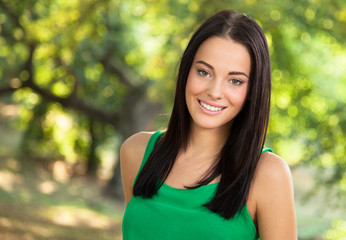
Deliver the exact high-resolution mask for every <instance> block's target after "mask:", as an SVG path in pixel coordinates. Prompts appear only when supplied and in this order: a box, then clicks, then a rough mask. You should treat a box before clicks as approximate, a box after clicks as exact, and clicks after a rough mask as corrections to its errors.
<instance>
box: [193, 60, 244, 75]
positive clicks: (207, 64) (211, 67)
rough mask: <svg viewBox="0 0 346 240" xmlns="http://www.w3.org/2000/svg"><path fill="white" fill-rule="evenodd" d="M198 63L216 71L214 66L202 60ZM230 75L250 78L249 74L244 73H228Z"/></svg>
mask: <svg viewBox="0 0 346 240" xmlns="http://www.w3.org/2000/svg"><path fill="white" fill-rule="evenodd" d="M196 63H199V64H203V65H205V66H207V67H208V68H210V69H212V70H214V67H213V66H212V65H210V64H209V63H206V62H204V61H202V60H199V61H197V62H196ZM228 75H243V76H245V77H247V78H249V76H248V75H247V74H245V73H243V72H236V71H231V72H229V73H228Z"/></svg>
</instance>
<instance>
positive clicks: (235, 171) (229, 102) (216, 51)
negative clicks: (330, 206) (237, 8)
mask: <svg viewBox="0 0 346 240" xmlns="http://www.w3.org/2000/svg"><path fill="white" fill-rule="evenodd" d="M270 91H271V75H270V60H269V53H268V46H267V43H266V39H265V36H264V34H263V31H262V29H261V28H260V27H259V26H258V24H257V23H256V22H255V21H254V20H252V19H251V18H249V17H247V16H246V15H244V14H239V13H236V12H234V11H230V10H225V11H221V12H219V13H217V14H215V15H214V16H212V17H210V18H209V19H207V20H206V21H205V22H204V23H203V24H202V25H201V26H200V27H199V28H198V29H197V31H196V32H195V33H194V34H193V36H192V38H191V40H190V42H189V44H188V46H187V48H186V50H185V52H184V54H183V57H182V59H181V63H180V68H179V74H178V79H177V87H176V94H175V100H174V106H173V111H172V115H171V118H170V122H169V125H168V128H167V130H166V131H157V132H155V133H149V132H141V133H138V134H135V135H133V136H132V137H130V138H129V139H127V140H126V141H125V142H124V143H123V145H122V147H121V151H120V160H121V170H122V180H123V185H124V192H125V199H126V203H127V207H126V211H125V215H124V219H123V238H124V240H128V239H130V240H131V239H141V240H145V239H160V240H162V239H189V240H191V239H198V240H201V239H202V240H203V239H245V240H246V239H251V240H255V239H259V237H260V238H261V239H262V240H271V239H280V240H291V239H296V224H295V214H294V212H295V211H294V200H293V187H292V180H291V175H290V171H289V169H288V166H287V164H286V163H285V161H284V160H282V159H281V158H280V157H279V156H277V155H275V154H273V153H270V152H271V149H268V148H264V142H265V139H266V131H267V125H268V119H269V108H270Z"/></svg>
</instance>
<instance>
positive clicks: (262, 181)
mask: <svg viewBox="0 0 346 240" xmlns="http://www.w3.org/2000/svg"><path fill="white" fill-rule="evenodd" d="M253 184H254V192H255V194H256V202H260V201H267V198H268V197H277V196H272V195H275V194H280V192H281V190H284V189H286V188H289V187H290V186H291V185H292V177H291V171H290V168H289V166H288V164H287V163H286V161H285V160H284V159H283V158H281V157H280V156H278V155H276V154H275V153H272V152H264V153H263V154H262V155H261V157H260V159H259V162H258V164H257V168H256V171H255V174H254V181H253ZM280 189H281V190H280Z"/></svg>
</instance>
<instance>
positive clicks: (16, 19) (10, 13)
mask: <svg viewBox="0 0 346 240" xmlns="http://www.w3.org/2000/svg"><path fill="white" fill-rule="evenodd" d="M0 8H2V9H3V10H5V12H6V13H7V15H8V16H9V18H10V19H11V21H12V22H13V23H14V24H15V25H16V26H17V27H18V28H20V29H22V30H23V32H24V33H25V29H24V28H23V26H22V25H21V24H20V22H19V16H18V15H16V14H15V13H14V12H13V11H12V10H11V9H10V8H9V7H8V6H7V5H6V3H5V2H4V1H3V0H0Z"/></svg>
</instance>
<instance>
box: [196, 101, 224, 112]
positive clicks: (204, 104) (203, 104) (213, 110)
mask: <svg viewBox="0 0 346 240" xmlns="http://www.w3.org/2000/svg"><path fill="white" fill-rule="evenodd" d="M199 102H200V104H201V105H202V106H203V107H204V108H206V109H208V110H209V111H212V112H218V111H221V110H222V109H223V108H220V107H213V106H210V105H208V104H206V103H205V102H202V101H199Z"/></svg>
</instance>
